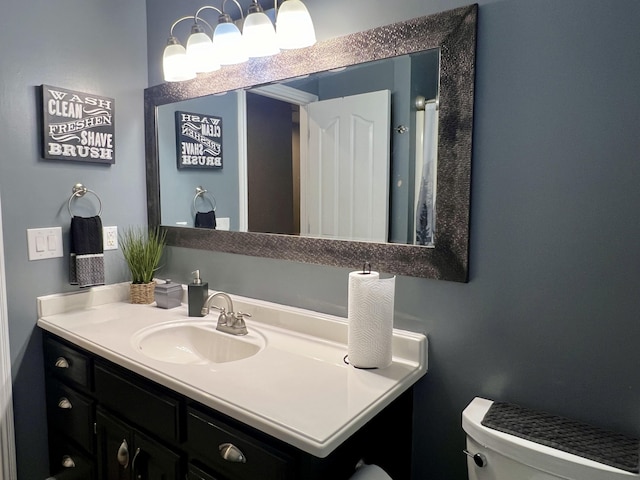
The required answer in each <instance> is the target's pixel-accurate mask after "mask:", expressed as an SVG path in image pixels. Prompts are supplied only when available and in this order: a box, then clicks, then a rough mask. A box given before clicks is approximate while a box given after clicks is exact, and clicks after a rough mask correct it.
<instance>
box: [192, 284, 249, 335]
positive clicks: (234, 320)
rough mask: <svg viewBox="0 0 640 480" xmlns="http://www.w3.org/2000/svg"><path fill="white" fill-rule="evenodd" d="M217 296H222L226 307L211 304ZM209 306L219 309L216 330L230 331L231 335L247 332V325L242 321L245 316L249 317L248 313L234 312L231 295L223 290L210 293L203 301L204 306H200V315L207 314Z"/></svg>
mask: <svg viewBox="0 0 640 480" xmlns="http://www.w3.org/2000/svg"><path fill="white" fill-rule="evenodd" d="M217 297H221V298H224V300H225V301H226V302H227V308H226V309H225V308H224V307H219V306H217V305H212V303H211V302H213V300H214V299H215V298H217ZM210 308H215V309H216V310H218V311H220V315H219V316H218V324H217V325H216V330H219V331H221V332H225V333H230V334H231V335H246V334H247V333H249V332H248V331H247V326H246V325H245V323H244V319H245V317H251V314H249V313H242V312H234V311H233V302H232V301H231V297H230V296H229V295H227V294H226V293H224V292H218V293H212V294H211V295H209V296H208V297H207V299H206V300H205V302H204V306H203V307H202V311H201V313H202V315H203V316H204V315H207V314H208V313H209V309H210Z"/></svg>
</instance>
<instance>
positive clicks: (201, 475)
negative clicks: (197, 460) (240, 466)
mask: <svg viewBox="0 0 640 480" xmlns="http://www.w3.org/2000/svg"><path fill="white" fill-rule="evenodd" d="M187 480H217V479H216V477H214V476H212V475H209V474H208V473H207V472H205V471H203V470H200V469H199V468H198V467H196V466H195V465H189V472H188V473H187Z"/></svg>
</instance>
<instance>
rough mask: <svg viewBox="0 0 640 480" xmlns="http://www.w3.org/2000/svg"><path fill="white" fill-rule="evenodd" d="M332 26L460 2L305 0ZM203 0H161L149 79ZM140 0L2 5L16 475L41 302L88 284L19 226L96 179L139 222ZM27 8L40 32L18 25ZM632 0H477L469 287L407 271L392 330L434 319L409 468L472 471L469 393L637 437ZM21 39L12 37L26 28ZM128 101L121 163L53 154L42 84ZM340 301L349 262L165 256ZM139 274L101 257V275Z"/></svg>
mask: <svg viewBox="0 0 640 480" xmlns="http://www.w3.org/2000/svg"><path fill="white" fill-rule="evenodd" d="M306 3H307V5H308V6H309V9H310V11H311V13H312V15H313V16H314V20H315V23H316V25H317V30H318V34H319V36H320V38H328V37H331V36H336V35H343V34H345V33H350V32H354V31H359V30H363V29H367V28H371V27H374V26H379V25H383V24H386V23H390V22H393V21H398V20H403V19H408V18H411V17H415V16H419V15H424V14H429V13H434V12H438V11H442V10H447V9H450V8H454V7H457V6H462V5H464V4H466V3H467V2H464V1H462V0H437V1H434V2H429V3H427V2H409V1H405V2H396V3H395V4H394V5H393V8H389V5H390V4H389V3H388V2H383V1H382V0H370V1H367V2H365V1H364V0H354V1H351V2H340V1H338V0H324V1H320V0H307V2H306ZM200 5H201V3H200V2H195V1H193V0H189V1H188V2H183V3H181V4H180V5H177V4H175V2H170V1H169V0H148V1H147V14H148V22H149V26H150V27H149V31H148V39H149V50H148V61H149V72H148V85H154V84H157V83H160V81H161V74H160V70H159V65H160V55H161V52H162V48H163V46H164V43H165V41H166V37H167V35H168V27H169V24H170V23H171V22H172V21H173V20H174V19H175V18H176V17H178V16H181V15H186V14H191V13H192V12H194V11H195V8H197V7H199V6H200ZM144 16H145V12H144V5H143V4H140V3H135V2H125V1H124V0H110V1H108V2H107V1H105V0H99V1H95V2H81V1H78V0H63V1H61V2H55V3H52V2H44V1H41V0H40V1H36V0H24V1H22V2H14V3H11V4H7V5H5V6H4V7H3V21H2V28H0V40H1V41H2V44H3V45H4V48H3V52H2V55H0V85H2V88H1V89H0V105H1V107H2V115H1V116H0V145H1V146H2V153H1V154H0V195H2V215H3V229H4V246H5V257H6V268H7V271H6V283H7V289H8V298H9V304H8V310H9V334H10V346H11V359H12V370H13V379H14V403H15V416H16V429H17V447H18V463H19V478H20V479H39V478H43V477H45V476H46V473H48V472H46V444H45V435H44V433H45V428H46V427H45V417H44V415H45V413H44V395H43V376H44V375H43V372H42V367H41V362H42V357H41V353H40V337H39V335H38V333H37V331H36V330H35V320H36V310H35V297H36V296H37V295H42V294H47V293H53V292H59V291H70V290H74V288H73V287H71V286H69V285H68V283H67V268H66V266H67V264H66V260H65V259H55V260H43V261H39V262H29V261H28V260H27V252H26V238H25V237H26V235H25V230H26V229H27V228H32V227H40V226H53V225H61V226H63V229H64V230H65V256H66V253H67V252H68V244H67V241H66V239H67V230H68V222H69V218H68V213H67V212H66V202H67V199H68V197H69V195H70V193H71V191H70V189H71V186H72V185H73V184H74V183H76V182H83V183H85V184H86V185H87V186H89V187H90V188H92V189H94V190H96V191H97V192H98V193H99V194H100V196H101V198H102V200H103V203H104V206H105V208H104V212H103V220H104V222H105V224H107V225H113V224H115V225H118V226H119V227H122V226H125V225H129V224H138V223H142V222H144V219H145V218H146V217H145V212H144V205H145V198H146V197H145V192H144V165H143V161H142V160H143V156H144V151H143V146H144V143H143V126H142V89H143V88H144V87H145V86H147V69H146V61H147V56H146V55H145V47H144V45H145V40H146V37H145V29H144V21H145V20H144ZM27 18H28V19H29V21H28V25H29V28H28V30H29V35H28V36H27V37H24V22H21V21H20V20H22V19H27ZM639 18H640V5H639V4H638V2H636V1H635V0H618V1H616V2H602V1H596V0H587V1H585V0H583V1H578V0H569V1H566V2H554V1H551V0H538V1H535V2H531V1H530V0H503V1H482V2H480V12H479V32H478V51H477V54H478V56H477V76H476V107H475V120H476V121H475V132H474V159H473V162H474V163H473V182H472V183H473V184H472V188H473V192H472V212H471V265H470V267H471V278H470V282H469V283H468V284H456V283H449V282H440V281H434V280H428V279H415V278H408V277H401V278H399V279H398V283H397V297H396V326H398V327H400V328H407V329H412V330H416V331H425V332H427V333H428V334H429V338H430V372H429V373H428V374H427V375H426V377H425V378H424V379H423V380H421V381H420V382H419V383H418V384H417V386H416V391H415V410H416V411H415V429H414V448H415V461H414V468H413V471H414V474H413V478H415V479H424V478H435V479H441V478H447V479H463V478H465V471H464V470H465V465H464V457H463V456H462V455H461V454H460V450H461V448H462V447H463V442H464V435H463V433H462V431H461V429H460V412H461V410H462V409H463V408H464V406H465V405H466V404H467V403H468V402H469V401H470V400H471V399H472V398H473V396H475V395H483V396H486V397H489V398H495V399H501V400H507V401H513V402H519V403H522V404H525V405H528V406H531V407H534V408H541V409H546V410H550V411H553V412H555V413H559V414H565V415H570V416H572V417H574V418H578V419H581V420H585V421H589V422H592V423H596V424H598V425H601V426H606V427H611V428H615V429H618V430H621V431H624V432H628V433H632V434H636V435H640V420H639V419H638V409H637V405H639V404H640V398H639V397H640V376H638V374H637V372H636V371H635V367H636V365H638V364H639V363H640V349H638V348H637V343H638V341H637V339H638V338H640V322H638V311H640V300H638V295H637V292H638V290H639V287H640V281H639V280H638V272H639V271H640V268H639V267H640V253H639V252H638V249H637V246H636V243H637V242H636V239H637V238H638V237H639V235H640V222H638V221H637V213H636V207H637V205H640V189H638V188H637V185H638V179H639V178H640V163H639V162H637V156H638V152H639V151H640V137H639V136H638V134H637V127H638V125H639V124H640V97H639V96H638V95H637V85H638V84H640V57H638V56H637V54H636V52H637V51H638V50H639V48H640V36H638V35H637V24H638V19H639ZM22 38H27V39H26V40H22V41H17V39H22ZM42 83H48V84H51V85H54V86H62V87H67V88H72V89H78V90H82V91H87V92H95V93H98V94H102V95H105V96H111V97H114V98H115V99H116V106H117V117H116V135H117V140H116V146H117V147H116V148H117V155H118V159H117V160H116V164H115V165H113V166H111V167H106V166H96V165H90V164H72V163H67V162H49V161H44V160H41V159H40V153H39V139H38V133H37V132H38V129H37V125H38V117H37V114H36V110H37V105H36V94H35V87H36V86H37V85H40V84H42ZM195 268H201V270H202V272H203V277H204V278H205V279H206V280H208V281H209V282H210V284H211V286H212V288H219V289H224V290H227V291H229V292H232V293H238V294H244V295H251V296H255V297H258V298H264V299H267V300H272V301H276V302H281V303H286V304H291V305H298V306H302V307H306V308H311V309H316V310H319V311H323V312H329V313H334V314H340V315H345V314H346V300H347V298H346V290H347V273H348V272H347V270H344V269H337V268H331V267H323V266H313V265H304V264H298V263H292V262H284V261H275V260H266V259H259V258H252V257H243V256H234V255H226V254H216V253H204V252H199V251H198V252H196V251H188V250H184V249H177V248H172V249H170V252H169V258H168V266H167V272H166V273H167V274H170V276H171V278H174V279H176V280H180V281H185V282H186V281H187V280H188V279H189V276H190V275H189V272H191V271H192V270H194V269H195ZM125 279H126V274H125V273H124V267H123V265H122V264H121V262H120V260H119V256H118V254H117V253H115V252H107V281H108V282H109V283H113V282H117V281H121V280H125Z"/></svg>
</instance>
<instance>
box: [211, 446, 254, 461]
mask: <svg viewBox="0 0 640 480" xmlns="http://www.w3.org/2000/svg"><path fill="white" fill-rule="evenodd" d="M218 450H220V456H221V457H222V458H224V459H225V460H227V461H228V462H234V463H247V457H245V456H244V453H242V451H241V450H240V449H239V448H238V447H236V446H235V445H234V444H233V443H221V444H220V445H219V446H218Z"/></svg>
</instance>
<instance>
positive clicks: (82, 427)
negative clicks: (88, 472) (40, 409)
mask: <svg viewBox="0 0 640 480" xmlns="http://www.w3.org/2000/svg"><path fill="white" fill-rule="evenodd" d="M47 413H48V416H49V426H50V427H51V428H53V429H54V430H56V431H57V432H59V433H61V434H64V435H65V436H67V437H68V438H72V439H73V440H74V441H75V442H76V443H78V444H79V445H80V446H81V447H82V448H84V449H85V450H86V451H87V452H90V453H93V451H94V448H93V444H94V442H93V423H94V413H93V400H91V399H90V398H87V397H85V396H84V395H82V394H80V393H78V392H77V391H75V390H74V389H73V388H70V387H68V386H66V385H65V384H63V383H61V382H59V381H56V380H47Z"/></svg>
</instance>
